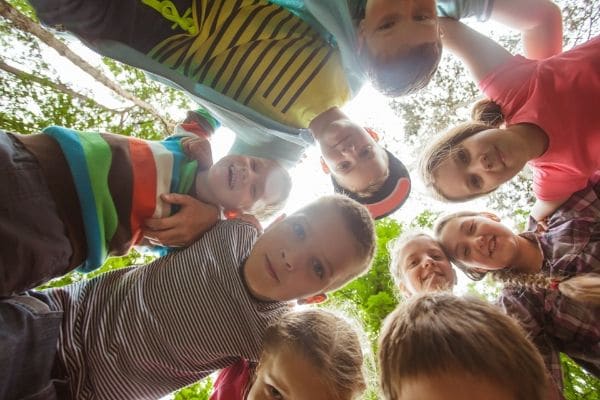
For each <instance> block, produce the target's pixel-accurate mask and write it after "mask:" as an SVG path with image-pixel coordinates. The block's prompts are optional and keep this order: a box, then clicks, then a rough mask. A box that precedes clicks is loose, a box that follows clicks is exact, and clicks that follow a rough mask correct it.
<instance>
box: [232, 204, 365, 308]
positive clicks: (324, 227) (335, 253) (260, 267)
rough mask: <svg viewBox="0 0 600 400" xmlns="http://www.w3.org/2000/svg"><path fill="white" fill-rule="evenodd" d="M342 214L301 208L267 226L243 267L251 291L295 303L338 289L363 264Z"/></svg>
mask: <svg viewBox="0 0 600 400" xmlns="http://www.w3.org/2000/svg"><path fill="white" fill-rule="evenodd" d="M356 247H357V243H356V239H355V238H354V236H353V234H352V233H351V232H349V231H348V229H347V227H346V223H345V222H344V221H343V219H342V216H341V214H340V213H339V212H338V211H337V210H336V209H335V207H333V206H330V205H323V206H321V207H313V208H311V209H307V210H306V209H304V210H300V211H298V212H296V213H294V214H292V215H291V216H289V217H287V218H285V219H284V220H282V221H279V222H276V223H274V224H273V225H271V226H270V227H269V228H268V229H267V230H266V231H265V233H264V234H263V235H262V236H261V237H260V238H259V239H258V240H257V242H256V245H255V246H254V248H253V249H252V253H251V254H250V256H249V257H248V260H247V261H246V263H245V264H244V272H243V273H244V278H245V280H246V284H247V286H248V288H249V290H250V292H251V293H252V294H253V295H254V296H255V297H256V298H259V299H262V300H280V301H286V300H293V299H300V298H305V297H309V296H313V295H316V294H320V293H325V292H327V291H328V290H331V289H332V288H336V287H338V286H341V285H342V284H343V283H344V282H345V281H346V280H347V277H348V276H350V275H351V274H352V273H353V272H355V271H360V270H361V269H362V267H363V264H364V260H362V259H361V257H359V255H358V251H357V250H355V248H356Z"/></svg>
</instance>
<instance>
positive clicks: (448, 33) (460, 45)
mask: <svg viewBox="0 0 600 400" xmlns="http://www.w3.org/2000/svg"><path fill="white" fill-rule="evenodd" d="M440 27H441V28H442V32H443V36H442V42H443V44H444V47H446V48H448V49H450V51H452V52H453V53H454V54H456V55H457V56H458V57H459V58H460V59H461V60H462V61H463V62H464V63H465V64H466V65H467V67H468V68H469V70H470V71H471V74H472V75H473V77H474V78H475V79H476V80H477V82H480V81H481V80H483V79H484V78H485V77H486V76H487V75H488V74H489V73H491V72H492V71H494V70H496V69H497V68H498V67H499V66H500V65H502V64H504V63H505V62H507V61H508V60H510V59H511V58H512V55H511V54H510V53H509V52H508V51H507V50H506V49H505V48H504V47H502V46H500V45H499V44H498V43H496V42H495V41H493V40H492V39H490V38H488V37H487V36H484V35H482V34H481V33H479V32H477V31H475V30H473V29H471V28H469V27H468V26H466V25H465V24H463V23H461V22H458V21H455V20H453V19H450V18H440Z"/></svg>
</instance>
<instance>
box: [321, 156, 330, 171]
mask: <svg viewBox="0 0 600 400" xmlns="http://www.w3.org/2000/svg"><path fill="white" fill-rule="evenodd" d="M319 161H320V162H321V169H322V170H323V172H325V173H326V174H327V175H329V174H330V173H331V170H330V169H329V166H328V165H327V163H326V162H325V160H324V159H323V157H322V156H320V157H319Z"/></svg>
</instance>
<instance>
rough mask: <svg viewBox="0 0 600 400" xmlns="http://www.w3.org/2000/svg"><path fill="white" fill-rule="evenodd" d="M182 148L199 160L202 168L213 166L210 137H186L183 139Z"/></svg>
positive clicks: (199, 165) (199, 166)
mask: <svg viewBox="0 0 600 400" xmlns="http://www.w3.org/2000/svg"><path fill="white" fill-rule="evenodd" d="M181 148H182V149H183V152H184V153H185V155H186V156H187V157H189V158H191V159H192V160H196V161H198V168H199V169H200V170H207V169H209V168H210V167H211V166H212V164H213V159H212V150H211V148H210V142H209V141H208V139H203V138H199V137H185V138H183V139H181Z"/></svg>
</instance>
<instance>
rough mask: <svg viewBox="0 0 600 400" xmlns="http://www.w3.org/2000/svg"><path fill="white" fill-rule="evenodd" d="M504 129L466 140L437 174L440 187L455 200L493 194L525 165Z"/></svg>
mask: <svg viewBox="0 0 600 400" xmlns="http://www.w3.org/2000/svg"><path fill="white" fill-rule="evenodd" d="M507 138H508V135H506V134H505V132H504V130H502V129H488V130H485V131H481V132H479V133H476V134H474V135H473V136H470V137H468V138H466V139H465V140H463V141H462V142H461V143H460V144H459V145H458V146H456V147H455V149H454V150H453V151H452V153H451V154H450V156H449V157H447V158H446V159H445V160H444V161H442V162H441V163H440V165H439V167H438V169H437V170H436V171H435V173H434V181H435V185H436V187H438V188H439V189H440V191H441V192H442V193H444V195H445V196H446V197H448V198H451V199H457V200H459V199H463V198H466V197H468V196H471V195H474V194H483V193H487V192H490V191H492V190H494V189H496V188H497V187H498V186H500V185H501V184H502V183H504V182H507V181H509V180H510V179H511V178H512V177H513V176H515V175H516V174H518V173H519V171H521V169H523V167H524V166H525V163H526V162H527V159H522V157H520V156H519V155H520V153H522V151H518V149H514V148H513V143H512V142H510V141H509V140H508V139H507Z"/></svg>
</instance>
